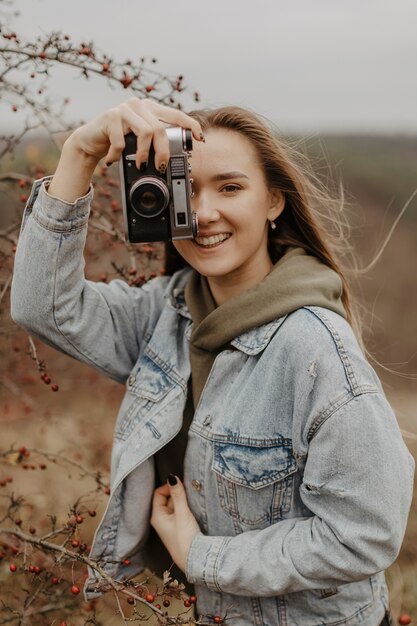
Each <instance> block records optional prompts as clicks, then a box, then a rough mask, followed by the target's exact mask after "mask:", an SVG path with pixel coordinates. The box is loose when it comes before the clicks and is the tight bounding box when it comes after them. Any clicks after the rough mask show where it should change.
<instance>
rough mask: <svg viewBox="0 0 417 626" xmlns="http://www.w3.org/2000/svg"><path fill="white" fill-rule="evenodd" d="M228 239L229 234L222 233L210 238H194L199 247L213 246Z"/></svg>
mask: <svg viewBox="0 0 417 626" xmlns="http://www.w3.org/2000/svg"><path fill="white" fill-rule="evenodd" d="M229 237H230V233H222V234H221V235H212V236H211V237H196V242H197V243H198V245H199V246H214V245H215V244H216V243H221V242H222V241H225V239H229Z"/></svg>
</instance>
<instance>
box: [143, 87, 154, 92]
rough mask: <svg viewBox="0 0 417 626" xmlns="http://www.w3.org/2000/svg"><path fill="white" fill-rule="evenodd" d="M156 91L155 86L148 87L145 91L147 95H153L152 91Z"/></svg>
mask: <svg viewBox="0 0 417 626" xmlns="http://www.w3.org/2000/svg"><path fill="white" fill-rule="evenodd" d="M154 89H155V87H154V86H153V85H146V87H145V90H146V92H147V93H151V91H153V90H154Z"/></svg>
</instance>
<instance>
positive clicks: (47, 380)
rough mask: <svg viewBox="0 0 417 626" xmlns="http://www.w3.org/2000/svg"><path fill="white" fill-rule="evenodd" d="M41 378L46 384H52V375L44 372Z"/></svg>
mask: <svg viewBox="0 0 417 626" xmlns="http://www.w3.org/2000/svg"><path fill="white" fill-rule="evenodd" d="M41 378H42V380H43V382H44V383H45V385H50V384H51V377H50V376H47V375H46V374H43V375H42V377H41Z"/></svg>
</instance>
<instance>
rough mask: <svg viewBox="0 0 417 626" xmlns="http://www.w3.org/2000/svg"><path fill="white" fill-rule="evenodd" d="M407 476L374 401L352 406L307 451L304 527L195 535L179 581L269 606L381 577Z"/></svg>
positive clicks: (403, 518) (407, 494)
mask: <svg viewBox="0 0 417 626" xmlns="http://www.w3.org/2000/svg"><path fill="white" fill-rule="evenodd" d="M381 459H383V462H381ZM413 472H414V463H413V460H412V457H411V455H410V454H409V452H408V451H407V449H406V447H405V446H404V443H403V441H402V438H401V434H400V432H399V429H398V426H397V424H396V420H395V417H394V416H393V414H392V410H391V408H390V407H389V405H388V403H387V402H386V400H385V399H384V397H383V396H382V394H376V393H367V394H363V395H361V396H359V397H357V398H355V399H352V400H351V401H350V402H349V403H348V404H346V405H345V406H344V407H343V408H341V409H339V410H338V411H337V413H335V414H334V415H333V416H332V417H331V418H329V419H328V420H327V421H326V422H325V423H324V425H323V426H322V427H321V428H320V429H319V430H318V432H317V434H316V435H315V437H314V438H313V440H312V442H311V444H310V450H309V456H308V459H307V463H306V467H305V473H304V482H303V484H302V485H301V488H300V496H301V498H302V500H303V502H304V504H305V506H306V507H307V508H308V509H309V510H310V511H311V512H312V517H309V518H294V519H285V520H282V521H279V522H277V523H276V524H273V525H271V526H269V527H268V528H265V529H262V530H254V531H248V532H243V533H241V534H239V535H237V536H233V537H221V536H220V537H219V536H213V537H212V536H204V535H201V534H199V535H197V536H196V537H195V538H194V540H193V542H192V544H191V548H190V551H189V554H188V560H187V570H186V575H187V579H188V580H189V582H192V583H200V584H201V583H203V584H206V585H207V586H208V587H209V588H210V589H212V590H215V591H223V592H225V593H231V594H236V595H245V596H246V595H249V596H250V595H255V596H273V595H280V594H283V593H291V592H293V591H300V590H303V589H319V588H326V587H334V586H338V585H339V584H343V583H346V582H351V581H354V580H360V579H364V578H367V577H369V576H371V575H373V574H375V573H377V572H379V571H382V570H385V569H386V568H387V567H388V566H389V565H390V564H391V563H392V562H393V561H394V560H395V558H396V556H397V554H398V551H399V549H400V547H401V542H402V540H403V536H404V532H405V526H406V522H407V515H408V512H409V508H410V504H411V497H412V483H413Z"/></svg>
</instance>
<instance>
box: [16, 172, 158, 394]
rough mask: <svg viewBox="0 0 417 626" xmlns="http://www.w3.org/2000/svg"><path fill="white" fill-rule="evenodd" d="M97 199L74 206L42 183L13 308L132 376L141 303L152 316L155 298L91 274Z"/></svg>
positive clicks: (74, 351) (21, 247) (67, 344)
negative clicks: (88, 264) (92, 213)
mask: <svg viewBox="0 0 417 626" xmlns="http://www.w3.org/2000/svg"><path fill="white" fill-rule="evenodd" d="M37 192H39V195H37ZM34 196H37V197H36V199H35V197H34ZM91 197H92V192H90V193H89V194H88V195H87V196H84V197H82V198H79V199H78V201H77V202H76V203H74V204H69V203H65V202H63V201H61V200H56V199H54V198H53V197H51V196H50V195H49V194H46V193H45V191H44V190H43V189H42V188H40V183H39V182H38V183H37V184H36V186H35V192H34V193H32V195H31V198H30V200H29V202H28V206H27V207H26V210H25V216H24V223H23V227H22V231H21V234H20V238H19V243H18V246H17V250H16V258H15V268H14V276H13V283H12V293H11V314H12V318H13V319H14V321H15V322H16V323H17V324H19V325H20V326H22V327H23V328H25V329H26V330H27V331H28V332H30V333H31V334H33V335H35V336H37V337H39V338H40V339H42V341H44V342H45V343H48V344H50V345H53V346H54V347H56V348H58V349H60V350H62V351H63V352H65V353H66V354H69V355H70V356H72V357H74V358H77V359H79V360H81V361H84V362H86V363H88V364H90V365H93V366H94V367H96V368H97V369H99V370H100V371H102V372H103V373H105V374H107V375H108V376H110V377H111V378H114V379H116V380H117V381H119V382H124V381H125V379H126V378H127V376H128V374H129V372H130V370H131V368H132V367H133V365H134V363H135V361H136V358H137V355H138V351H139V347H138V345H139V335H140V334H141V327H140V326H139V323H138V319H137V317H136V313H135V311H136V307H137V306H138V307H139V306H141V313H142V316H143V319H144V320H145V321H146V319H147V308H148V307H147V302H148V298H147V297H146V296H142V290H139V289H135V290H134V289H132V288H129V287H128V285H127V284H125V283H124V282H123V281H118V280H115V281H112V282H111V283H110V284H109V285H105V284H103V283H93V282H90V281H87V280H86V279H85V276H84V257H83V251H84V244H85V238H86V234H87V221H88V214H89V206H90V200H91Z"/></svg>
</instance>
